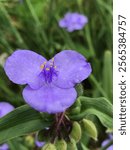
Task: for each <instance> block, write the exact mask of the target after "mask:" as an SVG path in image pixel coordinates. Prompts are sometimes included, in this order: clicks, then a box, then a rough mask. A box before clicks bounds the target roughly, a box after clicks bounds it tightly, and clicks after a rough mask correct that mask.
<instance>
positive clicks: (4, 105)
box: [0, 102, 14, 150]
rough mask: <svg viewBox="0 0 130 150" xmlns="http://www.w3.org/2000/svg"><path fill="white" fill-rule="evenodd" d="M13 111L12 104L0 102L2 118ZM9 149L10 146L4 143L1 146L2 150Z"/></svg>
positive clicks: (0, 116)
mask: <svg viewBox="0 0 130 150" xmlns="http://www.w3.org/2000/svg"><path fill="white" fill-rule="evenodd" d="M13 109H14V107H13V106H12V105H11V104H9V103H7V102H0V118H2V117H3V116H5V115H6V114H8V113H9V112H11V111H12V110H13ZM8 149H9V146H8V144H6V143H4V144H2V145H0V150H8Z"/></svg>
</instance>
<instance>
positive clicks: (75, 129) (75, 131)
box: [70, 121, 82, 142]
mask: <svg viewBox="0 0 130 150" xmlns="http://www.w3.org/2000/svg"><path fill="white" fill-rule="evenodd" d="M81 134H82V133H81V127H80V124H79V123H78V122H77V121H75V122H74V123H73V126H72V131H71V133H70V136H71V137H72V138H73V139H74V140H75V141H76V142H78V141H79V140H80V139H81Z"/></svg>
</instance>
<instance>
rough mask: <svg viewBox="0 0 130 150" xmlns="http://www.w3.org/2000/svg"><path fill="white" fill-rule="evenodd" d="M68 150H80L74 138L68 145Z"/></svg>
mask: <svg viewBox="0 0 130 150" xmlns="http://www.w3.org/2000/svg"><path fill="white" fill-rule="evenodd" d="M67 150H78V149H77V146H76V142H75V140H74V139H73V138H71V139H70V142H68V143H67Z"/></svg>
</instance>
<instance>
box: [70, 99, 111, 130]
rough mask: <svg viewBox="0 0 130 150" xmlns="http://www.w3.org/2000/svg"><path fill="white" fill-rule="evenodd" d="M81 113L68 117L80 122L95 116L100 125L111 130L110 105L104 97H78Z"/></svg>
mask: <svg viewBox="0 0 130 150" xmlns="http://www.w3.org/2000/svg"><path fill="white" fill-rule="evenodd" d="M78 99H79V100H80V101H81V107H82V108H81V113H80V114H78V115H73V116H70V118H71V119H73V120H81V119H83V118H85V117H87V116H89V115H96V116H97V117H98V118H99V120H100V121H101V123H102V124H103V125H104V126H105V127H107V128H108V129H112V104H111V103H110V102H109V101H108V100H107V99H106V98H104V97H100V98H90V97H84V96H80V97H79V98H78Z"/></svg>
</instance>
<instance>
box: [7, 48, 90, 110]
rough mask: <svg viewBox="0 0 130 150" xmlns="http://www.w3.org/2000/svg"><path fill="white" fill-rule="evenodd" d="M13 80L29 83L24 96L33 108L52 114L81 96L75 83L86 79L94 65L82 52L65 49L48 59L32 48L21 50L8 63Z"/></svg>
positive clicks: (8, 69) (8, 72) (63, 108)
mask: <svg viewBox="0 0 130 150" xmlns="http://www.w3.org/2000/svg"><path fill="white" fill-rule="evenodd" d="M4 69H5V72H6V74H7V76H8V77H9V79H10V80H11V81H13V82H14V83H17V84H28V85H27V86H26V87H25V89H24V90H23V97H24V99H25V101H26V103H28V104H29V105H30V106H31V107H33V108H34V109H36V110H38V111H40V112H48V113H57V112H63V111H65V109H67V108H68V107H70V106H71V105H72V104H73V103H74V101H75V100H76V97H77V92H76V90H75V88H74V86H75V84H77V83H80V82H81V81H83V80H84V79H86V78H87V77H88V76H89V75H90V73H91V65H90V64H89V63H88V62H86V59H85V58H84V57H83V56H82V55H81V54H79V53H77V52H75V51H72V50H64V51H62V52H60V53H58V54H56V55H55V56H54V58H52V59H50V60H49V61H47V60H46V59H45V58H44V57H42V56H41V55H39V54H37V53H35V52H32V51H29V50H17V51H15V52H14V53H13V54H12V55H11V56H10V57H9V58H8V59H7V61H6V63H5V66H4Z"/></svg>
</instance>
